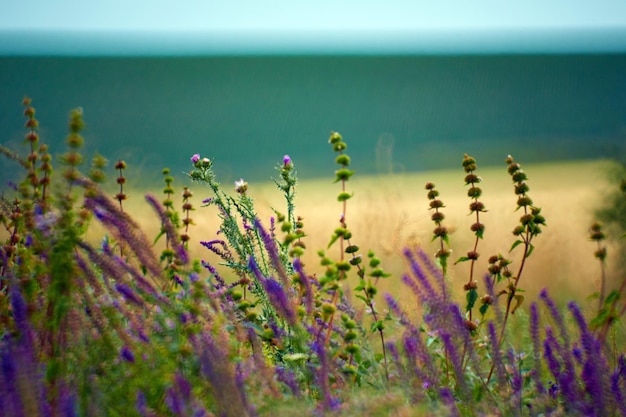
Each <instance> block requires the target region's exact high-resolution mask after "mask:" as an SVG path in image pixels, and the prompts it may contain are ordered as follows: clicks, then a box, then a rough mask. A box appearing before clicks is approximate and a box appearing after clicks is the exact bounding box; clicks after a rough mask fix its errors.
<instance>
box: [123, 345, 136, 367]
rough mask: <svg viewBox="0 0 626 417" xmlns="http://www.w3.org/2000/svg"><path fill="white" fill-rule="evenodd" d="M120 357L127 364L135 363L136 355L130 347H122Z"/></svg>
mask: <svg viewBox="0 0 626 417" xmlns="http://www.w3.org/2000/svg"><path fill="white" fill-rule="evenodd" d="M120 357H121V358H122V359H124V360H125V361H126V362H131V363H132V362H135V355H134V354H133V352H132V351H131V350H130V349H129V348H128V346H124V347H122V350H120Z"/></svg>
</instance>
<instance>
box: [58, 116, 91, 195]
mask: <svg viewBox="0 0 626 417" xmlns="http://www.w3.org/2000/svg"><path fill="white" fill-rule="evenodd" d="M84 127H85V123H84V121H83V109H82V108H77V109H74V110H72V112H71V113H70V122H69V130H70V132H69V134H68V136H67V139H66V143H67V146H68V148H69V150H68V152H66V153H65V154H64V155H63V157H62V161H63V164H64V165H66V166H67V169H66V170H65V172H64V173H63V177H64V178H65V180H66V181H67V182H68V183H69V184H70V186H71V185H72V184H73V183H74V182H75V181H76V180H77V179H78V178H79V176H80V174H79V172H78V166H79V165H80V164H82V162H83V157H82V155H81V154H80V153H79V152H78V150H79V149H80V148H81V147H82V146H83V143H84V141H85V140H84V139H83V137H82V136H81V134H80V132H81V131H82V130H83V128H84Z"/></svg>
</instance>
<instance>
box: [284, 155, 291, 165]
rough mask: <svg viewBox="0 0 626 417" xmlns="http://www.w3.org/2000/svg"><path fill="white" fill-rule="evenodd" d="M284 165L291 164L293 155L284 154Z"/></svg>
mask: <svg viewBox="0 0 626 417" xmlns="http://www.w3.org/2000/svg"><path fill="white" fill-rule="evenodd" d="M283 165H285V166H289V165H291V157H290V156H289V155H285V156H283Z"/></svg>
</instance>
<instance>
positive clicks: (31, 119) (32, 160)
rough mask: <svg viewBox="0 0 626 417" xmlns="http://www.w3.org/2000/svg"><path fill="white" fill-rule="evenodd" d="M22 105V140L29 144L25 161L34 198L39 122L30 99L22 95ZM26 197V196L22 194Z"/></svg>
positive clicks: (35, 193) (36, 185)
mask: <svg viewBox="0 0 626 417" xmlns="http://www.w3.org/2000/svg"><path fill="white" fill-rule="evenodd" d="M22 104H23V105H24V107H25V108H24V116H26V124H25V126H26V128H27V129H28V131H27V132H26V136H25V139H24V142H26V143H28V144H29V147H30V153H29V154H28V156H27V158H26V162H27V165H28V173H27V179H28V181H29V182H30V185H31V187H32V194H33V197H34V198H37V197H38V195H37V194H38V190H39V188H38V187H39V178H38V177H37V170H36V165H37V160H38V159H39V155H38V154H37V152H36V149H37V143H38V142H39V133H37V128H38V127H39V122H38V121H37V119H36V118H35V108H34V107H32V106H31V99H30V98H28V97H24V100H23V101H22ZM24 197H26V198H28V196H24Z"/></svg>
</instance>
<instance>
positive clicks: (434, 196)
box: [424, 182, 450, 265]
mask: <svg viewBox="0 0 626 417" xmlns="http://www.w3.org/2000/svg"><path fill="white" fill-rule="evenodd" d="M424 188H425V189H426V190H427V191H428V193H427V197H428V199H429V200H430V203H429V205H430V210H434V212H433V214H432V215H431V217H430V218H431V220H432V221H433V222H434V223H435V228H434V229H433V240H435V239H440V241H441V247H440V249H439V250H438V251H437V253H436V254H435V256H436V257H437V258H439V261H440V262H441V264H442V265H445V264H446V260H447V258H448V257H449V256H450V250H449V249H448V248H447V247H445V246H444V242H445V244H446V245H448V244H449V242H448V228H447V227H445V226H443V224H442V222H443V220H444V219H445V215H444V214H443V212H441V211H439V209H441V208H443V207H445V205H444V204H443V202H442V201H441V200H440V199H439V198H438V197H439V191H437V189H436V188H435V184H433V183H432V182H428V183H426V185H425V186H424Z"/></svg>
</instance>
